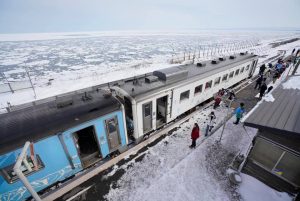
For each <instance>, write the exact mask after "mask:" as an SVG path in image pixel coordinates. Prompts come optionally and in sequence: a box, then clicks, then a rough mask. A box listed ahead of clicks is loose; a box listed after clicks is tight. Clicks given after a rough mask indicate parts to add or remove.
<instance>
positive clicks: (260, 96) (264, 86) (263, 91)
mask: <svg viewBox="0 0 300 201" xmlns="http://www.w3.org/2000/svg"><path fill="white" fill-rule="evenodd" d="M267 89H268V87H267V84H266V83H265V82H263V84H262V85H261V87H260V92H259V98H260V99H262V97H263V96H264V95H265V92H266V90H267Z"/></svg>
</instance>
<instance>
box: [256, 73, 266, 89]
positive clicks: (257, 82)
mask: <svg viewBox="0 0 300 201" xmlns="http://www.w3.org/2000/svg"><path fill="white" fill-rule="evenodd" d="M263 79H264V77H263V76H262V75H259V76H258V78H257V80H256V84H255V87H254V89H256V88H257V87H258V89H260V86H261V83H262V81H263Z"/></svg>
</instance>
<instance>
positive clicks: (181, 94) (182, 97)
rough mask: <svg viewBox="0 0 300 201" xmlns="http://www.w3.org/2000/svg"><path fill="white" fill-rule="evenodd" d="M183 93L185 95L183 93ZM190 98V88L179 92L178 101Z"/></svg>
mask: <svg viewBox="0 0 300 201" xmlns="http://www.w3.org/2000/svg"><path fill="white" fill-rule="evenodd" d="M185 93H186V94H187V95H185ZM188 99H190V90H186V91H184V92H181V93H180V96H179V100H180V102H182V101H185V100H188Z"/></svg>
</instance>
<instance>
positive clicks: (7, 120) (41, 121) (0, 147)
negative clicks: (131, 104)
mask: <svg viewBox="0 0 300 201" xmlns="http://www.w3.org/2000/svg"><path fill="white" fill-rule="evenodd" d="M119 108H120V103H119V102H118V101H117V100H116V99H115V98H113V97H112V96H105V93H104V92H103V91H101V90H94V91H90V92H87V93H85V92H82V93H75V94H73V95H66V96H61V97H58V98H57V99H56V100H53V101H49V102H46V103H40V104H38V103H35V104H33V105H32V106H30V107H25V108H22V109H18V110H15V111H11V112H8V113H5V114H1V115H0V122H1V123H0V138H1V141H0V155H1V154H4V153H6V152H7V151H11V150H13V149H16V148H19V147H22V146H23V145H24V143H25V142H26V141H38V140H40V139H43V138H45V137H47V136H51V135H55V134H57V133H60V132H63V131H65V130H66V129H69V128H71V127H74V126H76V125H79V124H81V123H83V122H86V121H89V120H92V119H95V118H97V117H100V116H102V115H105V114H108V113H110V112H113V111H115V110H118V109H119Z"/></svg>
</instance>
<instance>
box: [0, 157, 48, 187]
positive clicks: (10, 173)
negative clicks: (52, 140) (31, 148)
mask: <svg viewBox="0 0 300 201" xmlns="http://www.w3.org/2000/svg"><path fill="white" fill-rule="evenodd" d="M26 158H27V161H28V164H29V165H30V166H31V168H32V171H28V169H27V168H26V166H25V165H24V164H23V162H22V163H21V167H20V168H22V169H23V170H22V172H23V174H24V175H25V176H29V175H32V174H34V173H36V172H39V171H41V170H42V169H44V168H45V164H44V162H43V161H42V159H41V157H40V156H39V154H36V155H35V158H36V163H37V166H38V167H37V168H38V169H37V170H36V169H35V167H34V162H33V161H32V159H31V157H30V156H29V155H27V156H26ZM14 166H15V163H13V164H11V165H8V166H5V167H3V168H2V169H0V175H2V176H3V178H4V179H5V181H6V182H7V183H9V184H12V183H15V182H17V181H19V180H20V178H19V177H18V176H17V174H16V173H15V172H14V169H13V168H14Z"/></svg>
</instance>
